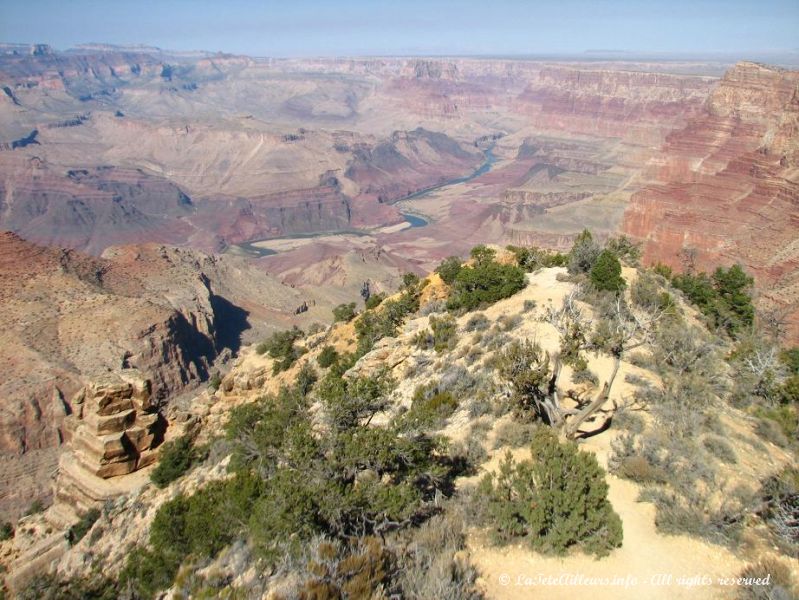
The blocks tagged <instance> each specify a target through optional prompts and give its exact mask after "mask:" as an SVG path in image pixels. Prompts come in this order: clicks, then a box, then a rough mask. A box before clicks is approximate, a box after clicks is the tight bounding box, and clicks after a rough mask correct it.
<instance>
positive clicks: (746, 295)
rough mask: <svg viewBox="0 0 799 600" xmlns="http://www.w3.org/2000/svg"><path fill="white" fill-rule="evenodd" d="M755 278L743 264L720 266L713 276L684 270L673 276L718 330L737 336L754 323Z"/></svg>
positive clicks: (675, 284)
mask: <svg viewBox="0 0 799 600" xmlns="http://www.w3.org/2000/svg"><path fill="white" fill-rule="evenodd" d="M753 283H754V280H753V279H752V278H751V277H750V276H749V275H747V274H746V272H745V271H744V270H743V268H742V267H741V265H737V264H736V265H733V266H732V267H730V268H729V269H724V268H723V267H719V268H717V269H716V270H715V271H714V272H713V276H712V277H710V276H708V275H707V274H706V273H697V274H694V273H683V274H681V275H676V276H675V277H674V278H673V279H672V284H673V285H674V287H676V288H677V289H679V290H681V291H682V292H683V293H684V294H685V295H686V297H687V298H688V300H689V301H690V302H691V303H692V304H694V305H695V306H696V307H697V308H698V309H699V311H700V312H701V313H702V314H704V315H705V316H707V317H708V318H709V319H710V321H711V323H712V325H713V326H714V327H716V328H717V329H721V330H724V331H726V332H727V334H729V335H730V336H732V337H736V336H737V335H738V334H739V333H741V332H742V331H743V330H744V329H745V328H748V327H751V325H752V323H753V322H754V316H755V309H754V305H753V304H752V297H751V295H750V290H751V287H752V285H753Z"/></svg>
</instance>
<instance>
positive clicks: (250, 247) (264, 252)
mask: <svg viewBox="0 0 799 600" xmlns="http://www.w3.org/2000/svg"><path fill="white" fill-rule="evenodd" d="M493 150H494V147H493V146H491V147H490V148H488V149H486V150H485V151H484V152H483V156H484V157H485V161H484V162H483V164H481V165H480V166H479V167H478V168H477V169H475V170H474V171H473V172H472V173H470V174H469V175H466V176H464V177H456V178H455V179H448V180H447V181H444V182H442V183H439V184H437V185H434V186H432V187H429V188H425V189H423V190H419V191H418V192H414V193H413V194H409V195H407V196H405V197H404V198H400V199H399V200H397V201H396V202H407V201H409V200H417V199H419V198H423V197H425V196H427V195H428V194H432V193H433V192H435V191H437V190H440V189H443V188H446V187H449V186H451V185H461V184H463V183H466V182H468V181H471V180H472V179H475V178H476V177H480V175H484V174H486V173H488V172H489V171H490V170H491V167H493V166H494V163H495V162H497V157H496V156H494V152H493ZM400 214H401V215H402V216H403V218H404V219H405V220H406V221H407V222H408V223H410V225H411V227H412V228H413V227H425V226H426V225H427V224H428V220H427V219H425V218H424V217H422V216H421V215H418V214H415V213H413V212H411V211H409V210H407V209H406V210H400ZM323 235H369V234H368V232H364V231H357V230H352V231H328V232H317V233H297V234H292V235H284V236H282V237H280V238H267V239H264V240H252V241H249V242H244V243H242V244H234V245H232V246H231V247H230V248H229V249H228V250H227V251H231V252H234V253H243V254H246V255H248V256H257V257H262V256H271V255H273V254H277V251H276V250H272V249H271V248H264V247H262V246H257V245H256V244H261V243H263V242H269V241H276V240H278V239H279V240H286V239H305V238H315V237H320V236H323Z"/></svg>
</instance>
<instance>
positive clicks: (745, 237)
mask: <svg viewBox="0 0 799 600" xmlns="http://www.w3.org/2000/svg"><path fill="white" fill-rule="evenodd" d="M646 174H647V176H648V177H649V178H651V181H652V183H651V184H649V185H647V186H645V187H644V188H643V189H642V190H640V191H639V192H637V193H636V194H634V195H633V196H632V199H631V202H630V205H629V207H628V209H627V212H626V214H625V218H624V224H623V230H624V232H625V233H627V234H628V235H630V236H632V237H634V238H636V239H639V240H641V241H643V242H644V260H645V261H646V262H655V261H660V262H663V263H666V264H669V265H671V266H673V267H677V268H681V266H682V265H681V258H680V254H681V252H682V251H683V250H692V251H694V252H693V253H694V254H695V260H696V262H697V265H698V266H699V267H700V268H703V269H712V268H714V267H716V266H718V265H729V264H731V263H733V262H740V263H742V264H743V265H744V266H745V267H746V268H747V269H748V270H749V271H750V272H751V273H752V274H753V275H754V276H755V278H756V282H757V289H758V294H759V297H760V301H761V304H762V305H763V307H764V308H772V309H775V310H777V311H778V312H780V313H782V314H783V315H786V316H787V320H788V329H789V335H790V339H792V340H794V341H796V340H799V306H797V298H799V236H798V232H799V72H796V71H786V70H782V69H778V68H772V67H767V66H764V65H759V64H755V63H747V62H744V63H740V64H738V65H736V66H735V67H734V68H732V69H731V70H730V71H729V72H727V74H726V75H725V76H724V78H723V79H722V80H721V81H720V82H719V84H718V86H717V87H716V88H715V89H714V90H713V93H712V94H711V96H710V98H709V99H708V101H707V102H706V103H705V105H704V107H703V111H702V113H701V114H700V115H698V116H696V117H695V118H693V119H692V120H691V121H690V122H689V123H688V124H687V125H686V127H685V128H683V129H681V130H679V131H676V132H674V133H673V134H671V135H670V136H669V137H668V139H667V141H666V143H665V144H664V145H663V147H662V149H661V152H660V156H659V157H658V158H656V159H654V160H652V161H651V163H650V164H649V165H648V167H647V172H646Z"/></svg>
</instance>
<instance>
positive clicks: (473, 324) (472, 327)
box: [464, 313, 491, 332]
mask: <svg viewBox="0 0 799 600" xmlns="http://www.w3.org/2000/svg"><path fill="white" fill-rule="evenodd" d="M490 326H491V322H490V321H489V320H488V318H487V317H486V316H485V315H484V314H483V313H475V314H473V315H472V316H471V317H469V320H468V321H466V326H465V327H464V329H465V330H466V331H468V332H472V331H485V330H486V329H488V328H489V327H490Z"/></svg>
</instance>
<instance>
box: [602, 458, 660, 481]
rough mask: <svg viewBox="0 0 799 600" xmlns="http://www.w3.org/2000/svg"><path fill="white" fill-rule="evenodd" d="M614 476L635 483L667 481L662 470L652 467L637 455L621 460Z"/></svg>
mask: <svg viewBox="0 0 799 600" xmlns="http://www.w3.org/2000/svg"><path fill="white" fill-rule="evenodd" d="M614 474H615V475H618V476H619V477H624V478H625V479H630V480H631V481H635V482H636V483H665V482H666V480H667V476H666V473H664V472H663V469H661V468H660V467H655V466H653V465H652V464H651V463H650V462H649V461H648V460H647V459H646V457H644V456H637V455H636V456H628V457H626V458H623V459H622V460H621V463H620V464H619V466H618V468H617V469H616V470H615V471H614Z"/></svg>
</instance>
